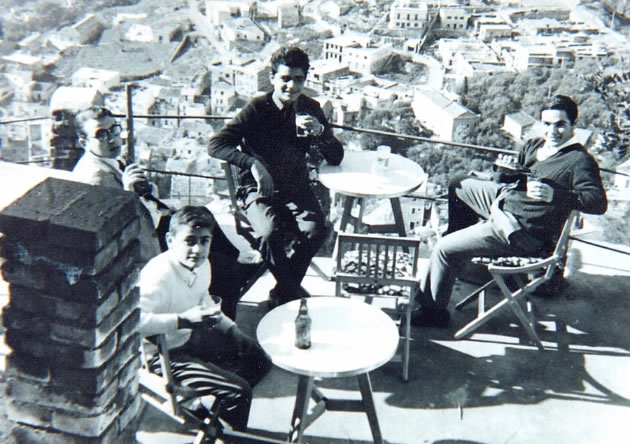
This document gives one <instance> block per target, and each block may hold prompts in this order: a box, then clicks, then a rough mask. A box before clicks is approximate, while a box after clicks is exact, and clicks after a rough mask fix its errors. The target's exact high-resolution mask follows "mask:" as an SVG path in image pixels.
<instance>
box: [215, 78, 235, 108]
mask: <svg viewBox="0 0 630 444" xmlns="http://www.w3.org/2000/svg"><path fill="white" fill-rule="evenodd" d="M237 98H238V96H237V95H236V88H234V86H233V85H231V84H229V83H228V82H226V81H218V82H213V83H212V95H211V97H210V103H211V107H212V113H213V114H225V113H227V112H228V111H229V110H230V109H232V106H234V103H236V99H237Z"/></svg>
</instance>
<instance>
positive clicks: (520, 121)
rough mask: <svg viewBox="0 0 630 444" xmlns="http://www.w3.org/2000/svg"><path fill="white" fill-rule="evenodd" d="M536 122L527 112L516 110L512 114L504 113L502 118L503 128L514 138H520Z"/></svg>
mask: <svg viewBox="0 0 630 444" xmlns="http://www.w3.org/2000/svg"><path fill="white" fill-rule="evenodd" d="M534 123H536V119H534V118H533V117H532V116H530V115H529V114H526V113H524V112H523V111H518V112H516V113H512V114H506V115H505V117H504V118H503V130H504V131H505V132H507V133H508V134H510V135H511V136H512V137H513V138H514V140H517V141H518V140H521V139H522V138H523V137H524V136H525V134H527V133H528V132H529V131H530V130H531V129H532V127H533V126H534Z"/></svg>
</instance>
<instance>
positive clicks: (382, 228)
mask: <svg viewBox="0 0 630 444" xmlns="http://www.w3.org/2000/svg"><path fill="white" fill-rule="evenodd" d="M376 158H377V153H376V152H375V151H346V152H345V154H344V158H343V161H342V162H341V164H339V165H336V166H331V165H326V164H324V165H322V166H321V168H320V171H319V181H320V182H321V183H322V184H323V185H324V186H325V187H326V188H328V189H329V190H332V191H335V192H337V193H339V194H341V195H343V196H344V202H343V215H342V216H341V221H340V224H339V231H345V230H346V226H347V224H348V222H349V221H350V220H351V219H354V230H355V232H358V231H360V230H361V229H362V228H363V222H362V220H363V212H364V204H365V198H368V197H374V198H381V199H384V198H388V199H389V201H390V203H391V206H392V212H393V215H394V224H387V225H371V226H370V227H369V231H370V232H373V233H397V234H398V235H399V236H402V237H405V236H406V235H407V230H406V228H405V222H404V219H403V215H402V209H401V206H400V196H403V195H405V194H408V193H410V192H412V191H414V190H416V189H417V188H419V187H420V186H421V185H422V184H423V183H425V182H426V180H427V174H426V173H425V172H424V170H423V169H422V167H421V166H420V165H418V164H417V163H416V162H414V161H413V160H410V159H407V158H406V157H403V156H400V155H398V154H390V157H389V166H388V167H387V168H386V169H385V170H380V169H375V168H374V164H375V163H376ZM355 201H357V203H358V205H359V216H358V217H357V218H353V217H352V215H351V211H352V207H353V205H354V202H355Z"/></svg>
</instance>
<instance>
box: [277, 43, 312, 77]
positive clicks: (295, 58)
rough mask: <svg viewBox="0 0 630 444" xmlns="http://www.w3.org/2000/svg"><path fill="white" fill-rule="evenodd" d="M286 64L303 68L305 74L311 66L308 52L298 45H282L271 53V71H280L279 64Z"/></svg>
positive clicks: (290, 66)
mask: <svg viewBox="0 0 630 444" xmlns="http://www.w3.org/2000/svg"><path fill="white" fill-rule="evenodd" d="M280 65H286V66H288V67H289V68H302V69H303V70H304V75H306V73H307V72H308V68H309V67H310V66H311V65H310V62H309V60H308V54H306V53H305V52H304V51H302V50H301V49H300V48H298V47H297V46H282V47H280V48H278V49H277V50H276V51H275V52H274V53H273V54H272V55H271V73H272V74H275V73H277V72H278V66H280Z"/></svg>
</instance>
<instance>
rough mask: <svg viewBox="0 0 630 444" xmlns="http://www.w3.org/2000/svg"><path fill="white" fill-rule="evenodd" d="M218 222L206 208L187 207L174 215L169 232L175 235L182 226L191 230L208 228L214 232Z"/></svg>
mask: <svg viewBox="0 0 630 444" xmlns="http://www.w3.org/2000/svg"><path fill="white" fill-rule="evenodd" d="M216 224H217V221H216V219H215V218H214V216H213V215H212V213H211V212H210V210H208V209H207V208H206V207H199V206H192V205H185V206H183V207H181V208H180V209H179V210H177V211H176V212H175V214H173V216H172V217H171V222H170V225H169V227H168V231H169V232H170V233H171V234H174V233H175V232H176V231H177V229H178V228H179V227H181V226H182V225H188V226H189V227H191V228H208V229H210V231H211V232H212V230H213V229H214V227H215V226H216Z"/></svg>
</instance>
